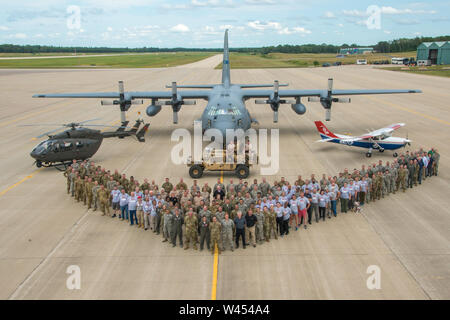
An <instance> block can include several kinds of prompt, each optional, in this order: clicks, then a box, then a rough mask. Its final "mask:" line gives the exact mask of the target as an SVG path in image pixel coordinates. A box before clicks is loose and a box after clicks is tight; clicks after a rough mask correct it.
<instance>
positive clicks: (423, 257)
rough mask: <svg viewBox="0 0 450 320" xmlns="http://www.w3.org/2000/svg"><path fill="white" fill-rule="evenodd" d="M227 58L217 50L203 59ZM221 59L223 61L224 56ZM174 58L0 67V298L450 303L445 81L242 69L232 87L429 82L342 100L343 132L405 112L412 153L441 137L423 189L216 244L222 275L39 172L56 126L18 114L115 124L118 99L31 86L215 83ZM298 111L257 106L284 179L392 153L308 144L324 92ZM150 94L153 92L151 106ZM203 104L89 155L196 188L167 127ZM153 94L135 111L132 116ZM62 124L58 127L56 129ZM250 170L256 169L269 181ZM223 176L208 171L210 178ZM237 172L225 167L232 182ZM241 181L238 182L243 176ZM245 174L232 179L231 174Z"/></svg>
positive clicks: (195, 114) (191, 116)
mask: <svg viewBox="0 0 450 320" xmlns="http://www.w3.org/2000/svg"><path fill="white" fill-rule="evenodd" d="M209 59H210V60H209V62H211V60H213V62H214V63H215V62H217V61H216V60H218V62H217V63H220V58H217V57H216V58H214V57H213V58H209ZM214 59H216V60H214ZM209 62H208V63H207V64H206V65H205V63H204V62H199V65H198V68H195V65H190V66H186V67H177V68H168V69H130V70H127V69H121V70H111V69H108V70H36V69H34V70H11V69H9V70H0V87H1V88H2V95H3V96H2V100H1V102H0V104H1V108H0V147H1V150H2V152H1V154H0V169H1V172H2V175H1V176H0V208H1V209H0V298H1V299H210V298H211V296H212V293H213V292H215V293H216V295H217V299H449V298H450V268H449V266H450V211H449V209H448V202H447V201H448V199H449V181H450V179H449V178H450V175H449V169H450V168H449V155H450V145H449V144H448V137H449V136H450V111H449V109H448V101H449V100H450V91H449V90H448V89H449V88H450V79H448V78H441V77H432V76H426V75H416V74H408V73H400V72H391V71H384V70H378V69H374V68H372V67H370V66H343V67H329V68H314V69H311V68H307V69H252V70H232V73H231V77H232V81H233V82H235V83H258V82H260V83H270V82H272V81H273V80H275V79H277V80H279V81H280V82H282V83H285V82H288V83H289V84H290V87H291V88H299V89H313V88H326V86H327V79H328V77H333V78H334V80H335V81H334V83H335V88H336V89H344V88H347V89H360V88H361V89H363V88H367V89H377V88H380V89H381V88H385V89H394V88H411V89H421V90H423V93H422V94H406V95H380V96H354V97H352V103H351V104H338V103H336V104H334V105H333V112H332V121H331V122H328V123H327V126H328V128H329V129H330V130H332V131H335V132H337V133H346V132H347V133H348V132H350V133H351V134H354V135H358V134H363V133H365V132H367V131H366V130H370V129H376V128H381V127H383V126H385V125H389V124H391V123H395V122H405V123H406V127H404V128H402V129H400V130H398V132H396V135H398V136H406V135H408V137H409V138H410V139H412V140H413V143H412V146H411V147H409V148H410V149H411V150H413V149H417V148H419V147H421V146H423V147H427V148H428V147H432V146H434V147H436V148H438V149H439V152H440V154H441V160H440V175H439V176H438V177H434V178H432V179H427V180H426V181H425V182H424V183H422V185H421V186H420V187H416V188H414V189H409V190H408V191H407V192H406V193H397V194H396V195H390V196H389V197H387V198H385V199H383V200H382V201H378V202H376V203H371V204H370V205H368V206H365V207H364V209H363V212H362V214H354V213H347V214H343V215H339V216H338V217H337V218H333V219H330V220H327V221H326V222H320V223H318V224H315V223H313V225H312V226H311V227H310V228H308V229H307V230H304V229H301V230H298V231H292V232H291V233H290V234H289V236H288V237H285V238H283V239H279V240H271V241H270V243H265V244H263V245H261V246H257V248H253V247H249V248H247V249H245V251H244V250H243V249H238V250H235V251H234V252H230V251H225V252H224V253H223V254H221V255H220V256H219V260H218V273H217V286H215V287H214V286H213V283H214V282H213V255H211V253H209V252H205V251H203V252H198V251H194V250H188V251H185V250H183V249H181V248H180V247H177V248H172V247H171V246H170V245H168V244H167V243H161V240H162V239H161V237H160V236H156V235H155V234H153V233H152V232H150V231H143V230H142V229H140V230H138V229H137V228H136V227H131V226H129V225H127V224H126V223H125V222H121V221H118V220H117V219H111V218H107V217H102V216H101V213H99V212H98V211H97V212H92V211H87V210H86V207H84V206H83V205H82V204H80V203H76V202H75V201H74V199H73V198H71V197H70V196H68V195H67V194H66V190H65V188H66V181H65V179H64V177H63V175H62V173H60V172H58V171H56V170H55V169H46V168H45V169H36V168H35V167H34V166H33V160H32V159H31V158H30V157H29V152H30V151H31V149H32V148H33V147H34V145H36V144H37V143H38V141H39V140H32V138H33V137H35V136H37V135H39V134H41V133H42V132H43V131H44V130H45V129H46V128H42V127H18V125H20V124H25V123H27V124H33V123H49V122H51V123H54V122H56V123H67V122H72V121H82V120H86V119H91V118H96V117H100V118H102V120H100V121H98V123H108V124H113V123H117V122H118V120H119V110H118V109H117V108H116V107H113V106H100V101H98V100H90V99H86V100H83V99H72V100H71V99H33V98H31V96H32V95H33V94H35V93H52V92H85V91H116V90H117V81H119V80H124V82H125V89H126V90H162V89H163V88H164V86H165V85H166V84H170V83H171V82H172V81H177V83H178V84H208V83H219V82H220V79H221V72H220V70H214V69H213V67H214V66H212V64H214V63H212V62H211V63H209ZM304 100H305V104H306V105H307V108H308V111H307V113H306V114H305V115H303V116H298V115H296V114H295V113H294V111H292V110H291V108H290V106H289V105H286V106H282V107H281V108H280V115H279V123H278V124H274V123H272V112H271V110H270V107H269V106H265V105H255V104H254V102H253V101H250V100H249V101H248V102H247V106H248V109H249V111H250V113H251V114H252V116H253V117H255V118H256V119H258V121H259V122H260V124H259V125H258V126H255V129H258V128H269V129H271V128H278V129H279V130H280V170H279V172H278V173H277V174H276V175H275V176H269V177H268V180H269V181H270V182H272V181H274V180H279V178H280V177H281V176H284V177H286V179H287V180H289V181H291V182H293V181H294V180H295V179H296V177H297V175H299V174H301V175H302V176H303V177H309V175H310V174H311V173H315V174H316V176H321V175H322V173H326V174H327V175H337V173H338V172H339V171H342V170H343V169H344V168H349V169H350V170H353V168H360V167H361V165H362V164H366V165H368V164H371V163H374V162H378V160H380V159H381V160H383V161H392V159H393V157H392V153H391V152H388V151H386V152H384V153H378V152H374V155H373V157H372V158H371V159H367V158H366V157H365V152H364V150H362V149H356V148H349V147H346V146H339V145H332V144H322V143H320V144H319V143H314V142H315V141H316V140H318V139H319V135H318V134H317V132H316V128H315V126H314V123H313V121H314V120H323V119H324V110H323V108H322V107H321V105H320V104H319V103H308V102H306V99H304ZM149 103H150V102H149ZM205 104H206V102H199V103H198V104H197V105H196V106H183V107H182V110H181V112H180V114H179V119H180V123H179V124H178V125H173V124H172V123H171V121H172V113H171V110H170V108H169V107H168V108H165V109H164V110H162V111H161V112H160V114H158V115H157V116H156V117H155V118H147V117H146V116H145V117H146V118H145V120H147V121H149V122H150V130H149V132H148V134H147V136H146V140H147V141H146V142H145V143H144V144H142V143H139V142H137V141H136V140H135V139H133V138H129V139H128V138H127V139H123V140H119V139H106V140H105V141H104V142H103V144H102V146H101V148H100V150H99V151H98V153H97V154H96V155H95V156H94V157H93V161H95V162H96V163H98V164H100V165H102V166H104V167H106V168H108V169H111V170H114V169H116V168H117V169H119V170H120V171H122V172H124V173H126V174H127V176H130V175H133V176H135V177H136V178H137V179H138V180H139V181H142V180H143V179H144V178H149V179H150V180H151V179H155V181H156V182H157V183H159V184H160V185H161V183H162V182H163V179H164V178H165V177H169V178H170V179H171V181H173V182H175V183H176V182H178V180H179V178H180V177H183V178H184V179H185V181H186V183H187V184H188V185H189V186H190V185H191V184H192V180H191V179H190V178H189V175H188V168H187V167H186V166H184V165H174V164H173V163H172V161H171V158H170V153H171V150H172V147H173V146H174V145H175V144H176V143H175V142H172V141H171V134H172V132H173V130H175V129H176V128H187V129H190V130H191V129H192V125H193V121H194V120H195V119H198V118H199V117H200V115H201V112H202V109H203V108H204V107H205ZM138 111H141V112H142V114H145V106H137V107H133V108H132V109H131V110H130V111H129V112H128V114H127V116H128V119H129V120H130V121H132V120H134V119H136V118H137V116H138V115H137V112H138ZM50 129H52V128H49V130H50ZM259 169H260V167H258V166H257V167H254V168H253V171H252V173H251V176H250V178H249V181H250V179H255V178H256V179H258V180H260V179H261V176H260V170H259ZM220 177H221V175H220V173H208V174H206V175H205V177H204V178H202V179H201V181H200V183H201V184H203V183H204V182H205V181H207V182H208V183H209V184H210V185H211V186H212V185H214V183H215V181H216V180H217V178H220ZM230 178H234V177H233V175H231V174H227V173H225V174H224V180H225V183H227V182H228V180H229V179H230ZM234 179H235V178H234ZM235 180H236V179H235ZM71 265H76V266H79V268H80V270H81V289H79V290H69V289H67V286H66V281H67V279H68V277H69V274H67V273H66V271H67V268H68V267H69V266H71ZM371 265H375V266H378V267H379V268H380V270H381V288H380V289H374V290H369V289H368V288H367V285H366V282H367V279H368V278H369V276H370V274H368V273H367V268H368V267H369V266H371Z"/></svg>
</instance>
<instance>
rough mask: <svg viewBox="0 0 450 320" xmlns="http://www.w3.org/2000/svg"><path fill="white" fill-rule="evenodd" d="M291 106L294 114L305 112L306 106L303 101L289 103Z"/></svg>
mask: <svg viewBox="0 0 450 320" xmlns="http://www.w3.org/2000/svg"><path fill="white" fill-rule="evenodd" d="M291 108H292V110H294V111H295V113H296V114H304V113H305V112H306V107H305V105H304V104H303V103H296V104H291Z"/></svg>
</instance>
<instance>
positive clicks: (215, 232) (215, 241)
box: [210, 217, 222, 254]
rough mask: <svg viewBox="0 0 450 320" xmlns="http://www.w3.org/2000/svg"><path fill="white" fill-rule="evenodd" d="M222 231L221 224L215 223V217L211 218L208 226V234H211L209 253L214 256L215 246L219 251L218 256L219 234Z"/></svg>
mask: <svg viewBox="0 0 450 320" xmlns="http://www.w3.org/2000/svg"><path fill="white" fill-rule="evenodd" d="M221 231H222V224H221V223H220V222H218V221H217V218H216V217H213V219H212V223H211V224H210V234H211V243H210V247H211V253H212V254H214V251H215V248H216V246H217V249H218V250H219V254H220V245H219V243H220V234H221Z"/></svg>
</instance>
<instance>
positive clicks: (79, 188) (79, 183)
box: [75, 176, 83, 202]
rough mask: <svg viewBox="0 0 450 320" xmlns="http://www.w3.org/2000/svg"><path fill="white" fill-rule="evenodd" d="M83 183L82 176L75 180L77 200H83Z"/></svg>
mask: <svg viewBox="0 0 450 320" xmlns="http://www.w3.org/2000/svg"><path fill="white" fill-rule="evenodd" d="M82 184H83V180H81V177H80V176H77V179H76V180H75V199H76V200H77V202H80V201H81V200H82V187H83V186H82Z"/></svg>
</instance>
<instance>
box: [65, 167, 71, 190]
mask: <svg viewBox="0 0 450 320" xmlns="http://www.w3.org/2000/svg"><path fill="white" fill-rule="evenodd" d="M71 172H72V166H68V167H67V169H66V170H65V171H64V177H66V179H67V194H70V173H71Z"/></svg>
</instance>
